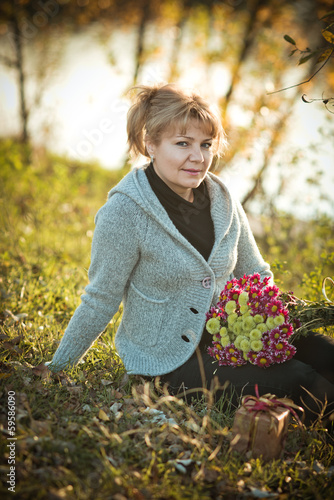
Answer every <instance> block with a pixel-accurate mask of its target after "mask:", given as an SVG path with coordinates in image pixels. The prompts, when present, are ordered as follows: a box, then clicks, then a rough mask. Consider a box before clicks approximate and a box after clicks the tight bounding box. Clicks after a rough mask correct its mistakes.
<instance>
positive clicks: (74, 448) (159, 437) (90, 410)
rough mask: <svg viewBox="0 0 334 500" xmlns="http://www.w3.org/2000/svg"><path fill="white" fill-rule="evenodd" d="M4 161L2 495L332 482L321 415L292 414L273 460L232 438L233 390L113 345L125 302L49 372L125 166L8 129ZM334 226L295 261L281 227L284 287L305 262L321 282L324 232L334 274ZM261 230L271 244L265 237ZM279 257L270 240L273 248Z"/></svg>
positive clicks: (323, 494) (305, 286)
mask: <svg viewBox="0 0 334 500" xmlns="http://www.w3.org/2000/svg"><path fill="white" fill-rule="evenodd" d="M0 162H1V175H2V182H1V186H0V194H1V200H2V207H1V217H2V220H1V227H2V228H3V231H2V232H1V235H0V254H1V264H0V280H1V281H0V294H1V309H0V352H1V358H0V415H1V416H0V425H1V431H2V432H1V435H2V440H1V442H0V447H1V455H0V456H1V457H2V458H1V464H0V472H1V478H2V485H1V487H0V495H1V498H4V499H5V498H18V499H20V500H21V499H23V500H25V499H33V498H34V499H50V500H58V499H79V500H81V499H85V500H86V499H94V500H95V499H113V500H126V499H135V500H142V499H159V500H164V499H165V500H171V499H175V500H178V499H180V500H181V499H182V500H183V499H192V500H193V499H201V500H202V499H204V500H206V499H224V500H225V499H239V498H279V499H303V500H307V499H326V500H327V499H329V498H331V496H334V441H333V438H332V437H331V436H330V435H329V434H328V432H327V431H326V429H324V428H323V426H322V422H321V421H318V422H317V423H316V424H315V425H314V426H313V427H312V428H308V429H301V428H299V427H298V425H297V424H296V422H294V420H292V421H291V422H290V425H289V429H288V434H287V441H286V446H285V450H284V454H283V456H282V458H281V459H279V460H275V461H271V462H267V463H266V462H264V461H263V460H262V459H255V458H249V457H247V456H240V455H238V454H236V453H233V452H231V451H230V449H229V443H230V438H231V426H232V423H233V418H234V413H235V408H228V409H227V410H226V409H225V410H224V411H223V403H224V402H223V401H219V402H218V403H217V404H212V400H211V398H212V393H208V394H206V397H205V398H204V399H203V400H202V401H199V402H195V401H194V402H193V403H192V404H186V403H184V402H183V401H182V400H180V399H177V398H174V397H172V396H170V395H168V393H167V392H166V391H165V390H164V389H163V388H161V387H159V386H154V384H153V383H148V382H147V381H145V380H143V379H142V378H141V377H128V376H127V375H126V373H125V370H124V367H123V364H122V362H121V360H120V358H119V357H118V355H117V353H116V352H115V350H114V347H113V338H114V333H115V329H116V328H117V324H118V322H119V319H120V315H121V310H120V311H119V313H118V314H117V315H116V316H115V318H114V319H113V321H112V322H111V323H110V324H109V325H108V328H107V329H106V331H105V333H104V334H103V336H101V337H100V338H99V339H98V340H97V341H96V342H95V344H94V345H93V347H92V348H91V349H90V351H89V353H88V354H87V356H86V357H85V360H84V362H83V363H82V364H79V365H78V366H77V367H76V368H73V369H72V370H69V371H68V372H66V373H60V374H58V375H57V376H53V377H48V376H46V373H45V370H43V366H40V364H41V363H43V362H44V361H47V360H51V359H52V355H53V353H54V352H55V350H56V348H57V345H58V343H59V340H60V338H61V337H62V335H63V332H64V330H65V328H66V326H67V323H68V321H69V319H70V317H71V315H72V313H73V311H74V309H75V308H76V307H77V305H78V304H79V302H80V295H81V293H82V291H83V289H84V287H85V285H86V284H87V275H86V274H87V273H86V270H87V268H88V266H89V252H90V244H91V235H92V231H93V230H94V223H93V218H94V214H95V213H96V211H97V210H98V208H99V207H100V206H101V205H102V204H103V202H104V199H105V198H106V193H107V191H108V189H109V188H110V187H111V186H112V185H113V184H114V183H115V182H117V181H118V179H119V178H120V177H121V176H122V175H124V172H106V171H103V170H101V169H100V168H98V167H97V166H92V165H83V164H76V163H73V162H70V161H68V160H65V159H62V158H55V157H52V156H49V155H47V154H45V153H43V152H37V153H36V152H32V151H30V150H29V149H26V150H22V148H21V147H20V146H19V145H18V144H15V143H12V142H9V141H4V142H2V143H0ZM284 224H286V220H285V221H284ZM312 224H313V225H312ZM325 226H326V225H325V224H322V225H321V231H322V233H324V234H323V236H322V237H321V234H320V229H318V233H317V237H316V238H314V239H313V240H312V239H310V238H308V235H305V238H304V240H303V241H302V242H300V241H298V240H300V238H299V239H298V238H296V240H293V241H292V240H291V241H290V243H291V247H292V249H291V254H289V253H288V252H287V250H286V249H285V250H284V256H285V259H286V260H287V262H289V259H291V267H290V268H289V267H287V266H286V265H283V264H280V263H279V262H278V261H277V256H278V255H279V251H278V250H277V246H279V241H278V242H276V243H277V244H275V245H274V246H275V254H274V255H273V260H274V259H276V261H277V264H276V268H277V270H276V271H275V272H276V273H277V275H278V279H279V280H280V281H281V283H282V286H284V287H285V289H289V288H290V285H291V280H293V279H295V278H294V274H295V271H296V272H297V273H299V275H300V276H302V277H303V278H302V280H301V281H303V283H301V288H300V293H303V294H305V295H308V298H312V297H313V296H315V295H316V293H318V294H319V293H320V292H317V286H316V285H317V283H318V284H319V278H320V277H321V275H319V273H318V272H316V273H315V274H314V275H313V274H312V272H314V269H315V268H314V254H315V250H314V248H313V247H312V241H316V244H317V246H318V250H317V255H318V259H317V265H318V266H320V267H321V274H322V275H323V273H327V274H331V275H333V263H332V262H333V259H332V257H331V255H332V253H333V237H332V233H331V230H330V227H328V231H327V233H326V231H325V229H324V227H325ZM282 227H283V226H282ZM310 227H311V228H315V227H316V221H314V223H310ZM314 234H315V233H314ZM269 236H270V238H271V239H272V238H273V237H274V236H273V235H272V234H270V235H269ZM269 236H268V239H269ZM280 238H282V235H281V234H280ZM306 242H307V245H308V247H307V248H308V249H307V248H306V246H307V245H306ZM261 244H262V245H263V246H262V248H263V249H264V251H265V252H269V250H268V247H267V246H266V241H265V240H263V241H262V242H261ZM298 244H302V245H303V255H304V260H303V266H300V267H298V266H296V265H295V268H294V269H293V260H292V255H294V254H295V255H296V252H297V251H298V249H296V248H297V245H298ZM319 245H321V248H320V249H319ZM271 257H272V256H271V255H270V252H269V253H268V254H267V255H266V258H267V260H269V261H271ZM312 266H313V267H312ZM289 269H291V270H289ZM292 269H293V270H294V272H292ZM320 288H321V287H320ZM318 298H319V297H318ZM327 333H328V334H332V333H333V330H331V329H330V328H329V329H328V331H327ZM13 393H15V396H14V398H15V419H16V420H15V424H16V429H15V437H16V438H17V439H16V441H15V465H14V466H15V492H11V491H8V487H9V484H8V483H6V481H7V480H8V476H7V474H8V473H9V471H10V464H9V460H10V458H11V454H10V449H9V447H8V446H7V445H8V443H9V442H12V441H11V440H10V439H8V438H10V437H11V436H9V435H8V395H9V394H13Z"/></svg>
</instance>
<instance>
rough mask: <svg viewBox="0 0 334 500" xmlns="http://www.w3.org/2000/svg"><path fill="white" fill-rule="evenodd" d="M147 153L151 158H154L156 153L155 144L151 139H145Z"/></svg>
mask: <svg viewBox="0 0 334 500" xmlns="http://www.w3.org/2000/svg"><path fill="white" fill-rule="evenodd" d="M145 146H146V151H147V152H148V154H149V155H150V156H154V153H155V144H154V143H153V142H152V141H151V140H150V138H149V137H146V139H145Z"/></svg>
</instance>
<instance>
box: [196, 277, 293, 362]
mask: <svg viewBox="0 0 334 500" xmlns="http://www.w3.org/2000/svg"><path fill="white" fill-rule="evenodd" d="M269 281H270V278H264V279H263V281H261V277H260V275H259V274H253V275H249V276H246V275H245V276H244V277H243V278H240V279H239V280H237V279H235V278H234V279H232V280H231V281H228V282H227V283H226V286H225V288H224V290H223V291H222V292H221V294H220V297H219V301H218V303H217V305H216V306H215V307H212V308H211V309H210V311H209V312H208V313H207V314H206V329H207V331H208V332H209V333H210V334H212V336H213V342H212V347H209V348H208V352H209V354H210V355H211V356H212V357H213V358H215V359H217V360H218V364H219V365H229V366H241V365H244V364H246V363H247V362H249V363H252V364H253V365H257V366H261V367H267V366H270V365H273V364H276V363H284V361H287V360H288V359H291V358H292V357H293V356H294V354H295V353H296V348H295V347H294V346H293V345H292V343H291V336H293V334H294V329H298V328H299V327H300V322H299V320H298V318H295V317H294V318H290V316H289V309H288V307H287V305H286V304H285V302H284V301H283V300H281V294H280V290H279V288H278V287H277V286H275V285H269Z"/></svg>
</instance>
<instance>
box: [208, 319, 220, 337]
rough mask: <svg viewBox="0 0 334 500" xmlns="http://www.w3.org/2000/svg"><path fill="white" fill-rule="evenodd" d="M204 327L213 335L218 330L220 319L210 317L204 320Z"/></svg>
mask: <svg viewBox="0 0 334 500" xmlns="http://www.w3.org/2000/svg"><path fill="white" fill-rule="evenodd" d="M206 329H207V331H208V332H209V333H211V335H215V334H216V333H218V332H219V330H220V320H219V318H210V319H209V320H208V321H207V322H206Z"/></svg>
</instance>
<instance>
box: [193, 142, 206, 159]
mask: <svg viewBox="0 0 334 500" xmlns="http://www.w3.org/2000/svg"><path fill="white" fill-rule="evenodd" d="M190 161H194V162H196V163H203V162H204V156H203V153H202V150H201V147H200V146H197V145H196V144H193V147H192V150H191V154H190Z"/></svg>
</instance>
